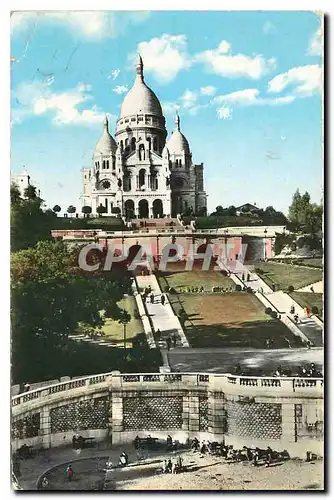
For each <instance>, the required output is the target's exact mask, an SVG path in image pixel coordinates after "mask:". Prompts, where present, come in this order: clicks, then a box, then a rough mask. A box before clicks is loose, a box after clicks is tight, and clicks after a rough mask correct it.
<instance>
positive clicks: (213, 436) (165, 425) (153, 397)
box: [12, 372, 324, 457]
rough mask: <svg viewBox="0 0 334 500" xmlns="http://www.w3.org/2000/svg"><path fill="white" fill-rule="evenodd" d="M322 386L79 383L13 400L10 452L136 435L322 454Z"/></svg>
mask: <svg viewBox="0 0 334 500" xmlns="http://www.w3.org/2000/svg"><path fill="white" fill-rule="evenodd" d="M323 413H324V412H323V381H322V380H321V379H300V378H290V377H285V378H281V379H279V378H268V377H258V378H254V377H237V376H232V375H230V374H225V375H221V374H210V375H209V374H202V373H200V374H189V373H188V374H187V373H184V374H181V373H171V374H163V373H154V374H120V373H118V372H112V373H107V374H101V375H96V376H94V377H82V378H81V379H76V380H70V381H66V382H63V383H59V384H55V385H51V386H50V387H42V388H41V389H38V390H35V391H30V392H28V393H24V394H22V395H18V396H15V397H13V398H12V447H13V449H17V448H18V447H19V446H21V445H22V444H23V443H26V444H29V445H34V446H41V447H50V446H58V445H61V444H69V443H71V440H72V436H73V434H74V433H75V432H79V433H80V434H81V435H83V436H84V437H95V438H97V439H105V438H107V437H108V438H110V439H111V440H112V442H113V443H123V442H128V441H130V440H132V439H134V437H135V436H136V435H140V436H146V435H147V434H151V435H153V436H155V437H160V438H166V436H167V434H170V435H171V436H173V438H175V439H180V440H183V441H185V440H186V439H187V438H191V437H194V436H197V437H198V438H199V439H210V440H218V441H222V440H225V442H226V443H227V444H233V445H235V446H244V445H250V444H252V445H254V446H260V447H263V446H272V447H274V448H275V449H277V450H283V449H287V450H288V451H289V453H290V454H291V455H292V456H301V457H304V456H305V453H306V451H313V452H314V453H317V454H320V455H322V449H323V421H324V416H323Z"/></svg>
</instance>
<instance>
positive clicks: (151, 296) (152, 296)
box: [150, 293, 154, 304]
mask: <svg viewBox="0 0 334 500" xmlns="http://www.w3.org/2000/svg"><path fill="white" fill-rule="evenodd" d="M150 300H151V304H153V303H154V293H151V295H150Z"/></svg>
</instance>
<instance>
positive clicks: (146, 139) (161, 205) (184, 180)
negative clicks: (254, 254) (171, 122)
mask: <svg viewBox="0 0 334 500" xmlns="http://www.w3.org/2000/svg"><path fill="white" fill-rule="evenodd" d="M83 188H84V189H83V194H82V196H81V199H82V203H83V205H85V206H89V207H91V208H92V214H96V213H104V214H106V215H115V216H116V215H121V216H123V217H126V218H127V219H132V218H134V217H137V218H152V217H154V218H158V217H163V216H167V217H176V216H177V214H181V213H194V214H205V213H206V193H205V191H204V185H203V163H201V164H199V165H196V164H194V163H193V161H192V154H191V150H190V147H189V143H188V141H187V139H186V138H185V136H184V135H183V134H182V132H181V130H180V117H179V116H178V115H176V119H175V129H174V131H173V133H172V135H171V137H170V138H169V139H168V140H167V131H166V121H165V118H164V116H163V113H162V108H161V104H160V102H159V99H158V98H157V96H156V95H155V93H154V92H153V91H152V90H151V89H150V88H149V87H148V86H147V85H146V83H145V81H144V71H143V61H142V59H141V57H140V56H139V60H138V62H137V65H136V78H135V82H134V85H133V87H132V89H131V90H130V91H129V92H128V94H127V95H126V96H125V98H124V101H123V104H122V107H121V114H120V117H119V119H118V120H117V123H116V132H115V139H114V138H113V137H112V135H111V134H110V132H109V128H108V119H107V118H105V121H104V124H103V133H102V136H101V138H100V139H99V141H98V142H97V144H96V147H95V151H94V155H93V161H92V166H91V168H84V169H83Z"/></svg>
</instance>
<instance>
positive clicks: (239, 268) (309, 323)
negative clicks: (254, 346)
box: [223, 261, 323, 347]
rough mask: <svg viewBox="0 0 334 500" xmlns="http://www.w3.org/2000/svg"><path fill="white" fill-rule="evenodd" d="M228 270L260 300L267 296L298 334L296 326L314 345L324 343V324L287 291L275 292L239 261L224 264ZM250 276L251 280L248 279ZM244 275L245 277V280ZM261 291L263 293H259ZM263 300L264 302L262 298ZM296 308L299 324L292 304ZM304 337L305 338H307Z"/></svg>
mask: <svg viewBox="0 0 334 500" xmlns="http://www.w3.org/2000/svg"><path fill="white" fill-rule="evenodd" d="M223 266H224V267H225V269H226V270H228V271H229V272H230V273H231V275H230V278H231V279H232V280H233V281H234V282H235V283H236V284H241V285H242V284H244V285H246V286H247V287H250V288H251V289H252V290H253V291H254V292H255V293H256V296H257V298H258V299H259V300H261V294H262V295H263V296H264V297H265V299H266V300H267V301H269V302H270V303H271V305H272V306H273V307H274V309H276V310H277V311H279V313H280V315H281V318H280V320H281V321H282V322H283V323H284V324H285V325H286V326H287V327H288V328H289V329H290V330H291V331H292V332H293V333H294V334H296V327H297V329H298V330H299V332H301V334H302V335H301V336H302V337H303V336H305V337H306V338H307V339H308V340H309V341H310V342H311V343H312V345H313V346H315V347H320V346H322V345H323V324H322V321H321V320H319V319H318V318H317V317H316V316H312V317H310V318H308V317H307V316H306V313H305V311H304V309H303V308H302V307H301V306H300V305H299V304H298V303H297V302H296V301H295V300H293V299H292V297H290V295H288V294H287V293H285V292H283V291H278V292H273V290H272V289H271V288H270V287H269V286H268V285H267V284H266V283H265V282H264V281H263V280H262V279H261V278H260V276H258V274H256V273H254V272H253V271H251V270H250V269H249V268H248V267H247V266H245V265H244V264H242V263H241V262H239V261H232V262H227V263H226V264H223ZM248 276H249V278H250V281H247V277H248ZM242 277H244V278H245V280H246V281H245V282H243V280H242ZM257 292H261V293H257ZM261 302H263V301H262V300H261ZM292 305H293V306H294V308H295V314H298V316H299V322H298V324H293V323H294V318H293V316H294V315H292V314H290V309H291V306H292ZM305 337H304V338H305Z"/></svg>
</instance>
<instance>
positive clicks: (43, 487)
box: [38, 476, 49, 490]
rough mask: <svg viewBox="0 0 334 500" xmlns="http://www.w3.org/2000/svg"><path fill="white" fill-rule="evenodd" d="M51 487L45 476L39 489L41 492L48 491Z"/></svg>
mask: <svg viewBox="0 0 334 500" xmlns="http://www.w3.org/2000/svg"><path fill="white" fill-rule="evenodd" d="M48 487H49V481H48V480H47V478H46V477H45V476H44V477H43V479H42V481H41V482H40V485H39V487H38V489H39V490H47V489H48Z"/></svg>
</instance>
